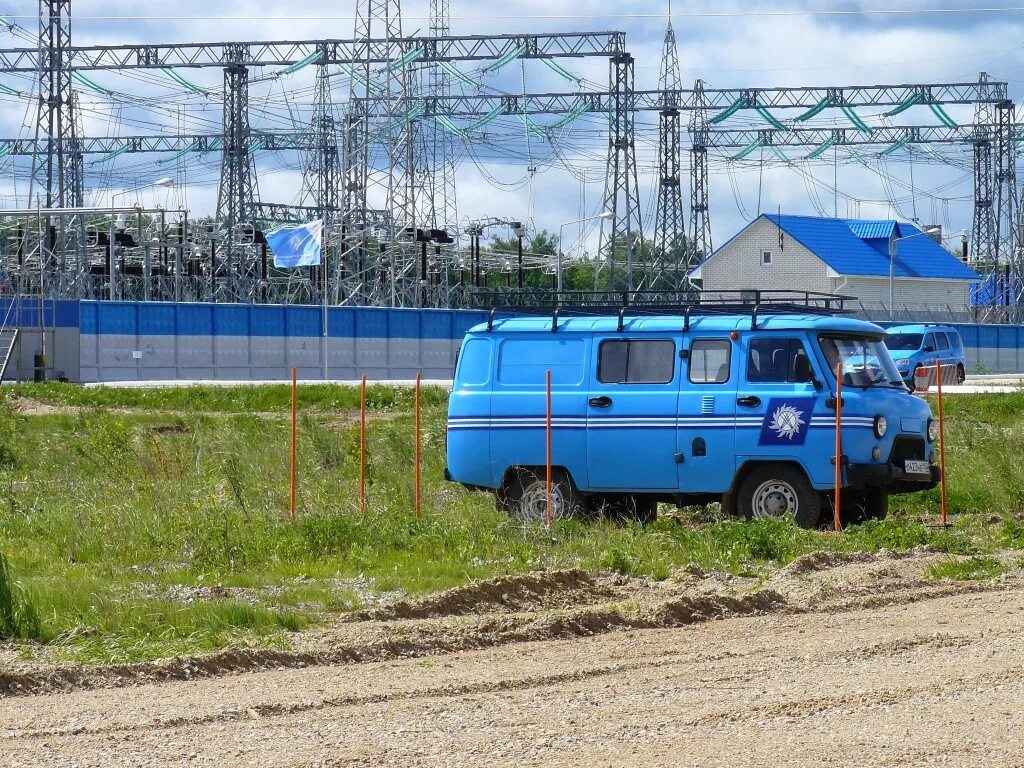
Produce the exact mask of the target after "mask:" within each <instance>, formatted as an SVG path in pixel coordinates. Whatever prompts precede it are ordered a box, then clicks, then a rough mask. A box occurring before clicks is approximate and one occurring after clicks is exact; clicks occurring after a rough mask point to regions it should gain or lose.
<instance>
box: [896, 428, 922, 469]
mask: <svg viewBox="0 0 1024 768" xmlns="http://www.w3.org/2000/svg"><path fill="white" fill-rule="evenodd" d="M907 459H912V460H916V461H924V460H925V454H924V439H922V438H920V437H907V436H903V435H901V436H900V437H897V438H896V440H895V442H893V444H892V453H891V454H889V462H890V463H891V464H896V465H898V466H903V462H904V461H906V460H907Z"/></svg>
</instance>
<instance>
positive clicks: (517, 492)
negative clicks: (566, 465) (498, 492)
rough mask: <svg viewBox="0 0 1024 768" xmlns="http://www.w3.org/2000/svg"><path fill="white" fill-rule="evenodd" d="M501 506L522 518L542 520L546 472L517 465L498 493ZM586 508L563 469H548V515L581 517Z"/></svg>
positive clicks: (544, 513) (528, 520)
mask: <svg viewBox="0 0 1024 768" xmlns="http://www.w3.org/2000/svg"><path fill="white" fill-rule="evenodd" d="M502 502H503V503H502V506H503V507H504V508H505V509H507V510H508V512H509V513H510V514H511V515H512V516H514V517H518V518H519V519H520V520H522V521H523V522H527V523H530V522H540V523H542V522H544V521H545V520H546V518H547V476H546V473H545V472H544V471H543V470H541V471H537V470H532V469H520V470H518V471H516V473H515V474H514V475H513V476H512V477H511V478H510V480H509V482H508V485H507V487H506V488H505V492H504V493H503V494H502ZM585 509H586V504H585V502H584V498H583V495H582V494H581V493H580V492H579V491H578V490H577V489H576V485H575V483H573V481H572V478H571V477H569V473H568V472H566V471H565V470H561V469H556V470H554V471H553V472H552V473H551V519H552V520H564V519H567V518H581V517H583V513H584V511H585Z"/></svg>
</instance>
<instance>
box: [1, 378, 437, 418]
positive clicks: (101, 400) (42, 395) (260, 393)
mask: <svg viewBox="0 0 1024 768" xmlns="http://www.w3.org/2000/svg"><path fill="white" fill-rule="evenodd" d="M8 389H9V391H10V393H11V394H13V395H14V396H20V397H27V398H31V399H33V400H38V401H40V402H43V403H47V404H50V405H64V406H78V407H95V406H102V407H116V408H140V409H149V410H164V411H193V412H214V413H268V412H275V411H276V412H279V413H282V414H283V413H285V412H286V411H287V409H288V408H289V407H290V403H291V385H290V384H286V383H282V384H264V385H260V386H226V387H217V386H196V387H164V388H119V387H80V386H78V385H75V384H63V383H60V382H48V383H46V384H17V385H15V386H12V387H9V388H8ZM299 392H300V397H301V399H302V403H303V406H304V407H305V408H313V409H319V410H324V409H358V408H359V397H360V395H359V388H358V387H339V386H335V385H331V384H300V385H299ZM447 400H448V393H447V392H446V391H445V390H444V389H443V388H441V387H423V392H422V402H423V404H424V405H425V406H436V405H442V404H444V403H446V402H447ZM366 404H367V407H368V408H369V409H370V410H373V411H393V410H408V409H410V408H412V404H413V391H412V389H411V388H410V387H395V386H390V385H388V384H370V385H368V386H367V388H366Z"/></svg>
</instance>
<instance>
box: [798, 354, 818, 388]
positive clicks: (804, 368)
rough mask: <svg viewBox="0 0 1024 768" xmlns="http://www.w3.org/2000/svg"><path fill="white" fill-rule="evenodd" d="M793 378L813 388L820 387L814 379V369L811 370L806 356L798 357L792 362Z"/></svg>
mask: <svg viewBox="0 0 1024 768" xmlns="http://www.w3.org/2000/svg"><path fill="white" fill-rule="evenodd" d="M793 378H795V379H796V380H797V381H805V382H810V383H811V384H814V385H815V387H819V386H821V385H820V384H819V383H818V380H817V379H816V378H815V377H814V369H813V368H811V361H810V359H809V358H808V357H807V355H798V356H797V357H796V359H795V360H794V361H793Z"/></svg>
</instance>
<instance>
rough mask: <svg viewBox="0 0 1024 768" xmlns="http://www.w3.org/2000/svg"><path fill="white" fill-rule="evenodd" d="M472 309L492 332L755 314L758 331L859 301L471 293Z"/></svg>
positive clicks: (810, 295) (838, 311) (723, 294)
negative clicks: (505, 318)
mask: <svg viewBox="0 0 1024 768" xmlns="http://www.w3.org/2000/svg"><path fill="white" fill-rule="evenodd" d="M468 298H469V308H471V309H486V310H489V312H488V316H487V330H489V331H490V330H492V329H493V327H494V320H495V316H496V315H497V314H498V313H501V314H506V313H515V314H520V315H551V330H552V331H556V330H558V319H559V318H560V317H570V316H572V317H606V316H617V317H618V319H619V323H618V328H619V330H620V331H621V330H622V329H623V327H624V325H625V318H626V317H639V316H652V315H658V316H665V315H668V316H673V317H676V316H678V317H682V318H683V319H684V324H683V330H684V331H688V330H690V317H691V316H699V315H740V314H742V315H746V314H749V315H750V328H751V330H754V329H755V328H757V318H758V316H761V315H783V314H803V315H821V316H834V315H842V314H848V313H849V312H851V311H852V310H849V309H847V308H846V302H848V301H856V298H855V297H852V296H843V295H840V294H836V293H819V292H817V291H793V290H767V291H761V290H749V291H747V290H743V291H714V292H708V293H703V294H700V295H697V294H694V293H693V292H688V291H551V290H531V289H526V290H494V289H485V290H481V289H476V288H474V289H470V292H469V295H468Z"/></svg>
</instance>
